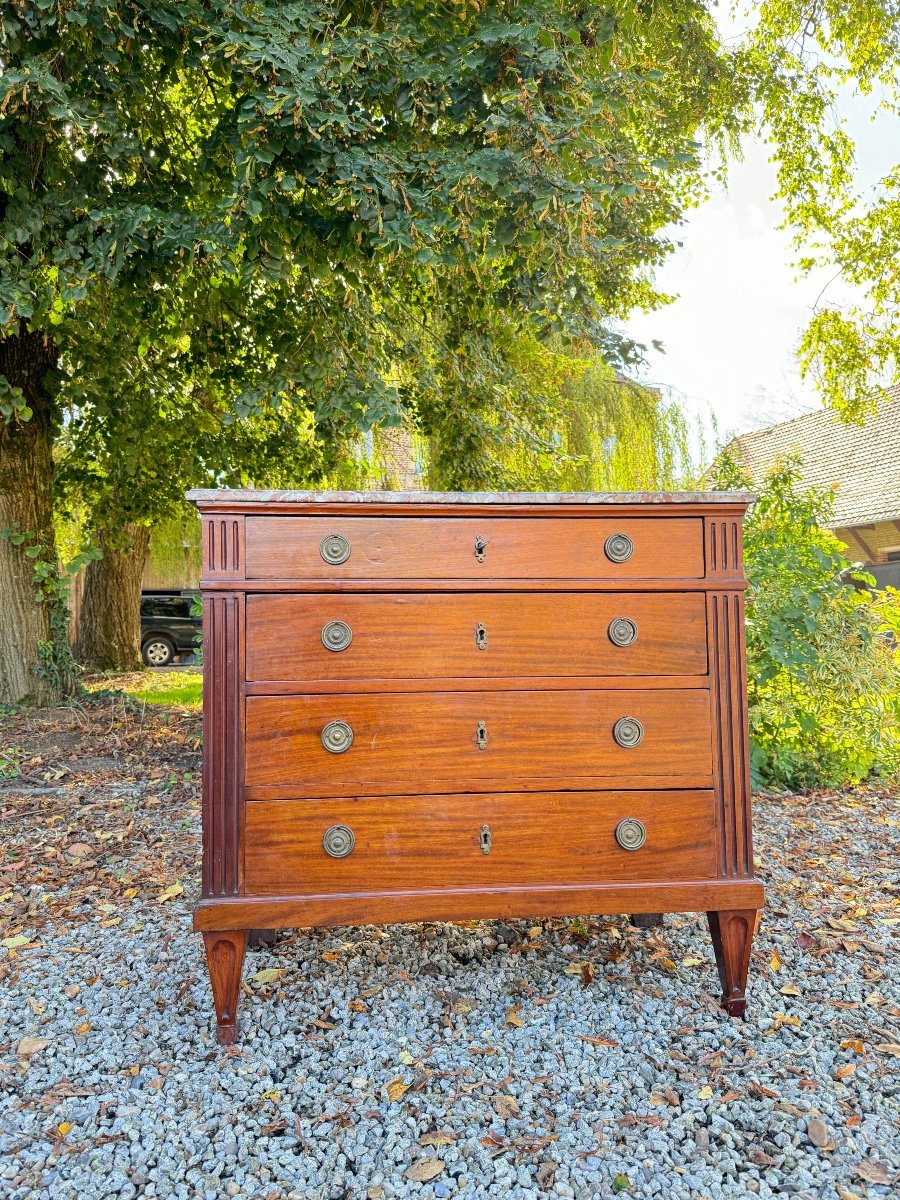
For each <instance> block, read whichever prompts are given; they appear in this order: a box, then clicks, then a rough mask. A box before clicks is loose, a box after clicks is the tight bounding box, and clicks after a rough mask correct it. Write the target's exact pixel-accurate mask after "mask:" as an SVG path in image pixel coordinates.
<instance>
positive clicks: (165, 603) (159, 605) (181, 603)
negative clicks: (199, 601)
mask: <svg viewBox="0 0 900 1200" xmlns="http://www.w3.org/2000/svg"><path fill="white" fill-rule="evenodd" d="M141 614H142V615H143V616H145V617H169V618H172V617H189V616H190V615H191V601H190V598H189V597H187V596H146V597H145V598H144V599H143V600H142V601H141Z"/></svg>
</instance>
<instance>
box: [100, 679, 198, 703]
mask: <svg viewBox="0 0 900 1200" xmlns="http://www.w3.org/2000/svg"><path fill="white" fill-rule="evenodd" d="M86 686H87V688H88V690H89V691H91V692H98V691H104V690H106V689H109V688H111V687H112V688H118V689H120V690H121V691H123V692H125V693H126V695H129V696H133V697H134V699H135V700H143V701H144V703H145V704H165V705H169V706H177V707H179V708H199V707H200V704H201V703H202V701H203V676H202V674H200V672H199V671H137V672H135V673H134V674H130V675H115V676H111V677H109V676H104V677H103V678H102V679H100V680H98V679H92V680H90V681H88V683H87V685H86Z"/></svg>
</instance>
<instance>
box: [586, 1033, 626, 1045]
mask: <svg viewBox="0 0 900 1200" xmlns="http://www.w3.org/2000/svg"><path fill="white" fill-rule="evenodd" d="M578 1036H579V1038H580V1039H581V1041H583V1042H587V1043H588V1045H590V1046H618V1044H619V1043H618V1042H614V1041H612V1039H611V1038H602V1037H588V1036H587V1034H585V1033H580V1034H579V1035H578Z"/></svg>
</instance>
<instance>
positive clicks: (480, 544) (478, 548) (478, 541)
mask: <svg viewBox="0 0 900 1200" xmlns="http://www.w3.org/2000/svg"><path fill="white" fill-rule="evenodd" d="M485 550H487V542H486V541H485V540H484V538H483V537H482V536H481V534H480V533H476V534H475V559H476V561H477V562H484V552H485Z"/></svg>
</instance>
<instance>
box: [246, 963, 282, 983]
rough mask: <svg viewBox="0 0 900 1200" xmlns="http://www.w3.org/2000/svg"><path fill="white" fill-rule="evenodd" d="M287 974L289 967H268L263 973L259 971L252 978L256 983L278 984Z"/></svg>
mask: <svg viewBox="0 0 900 1200" xmlns="http://www.w3.org/2000/svg"><path fill="white" fill-rule="evenodd" d="M286 974H287V967H266V968H265V970H263V971H257V972H256V974H255V975H253V976H251V978H252V979H253V982H254V983H277V982H278V980H279V979H282V978H283V977H284V976H285V975H286Z"/></svg>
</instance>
